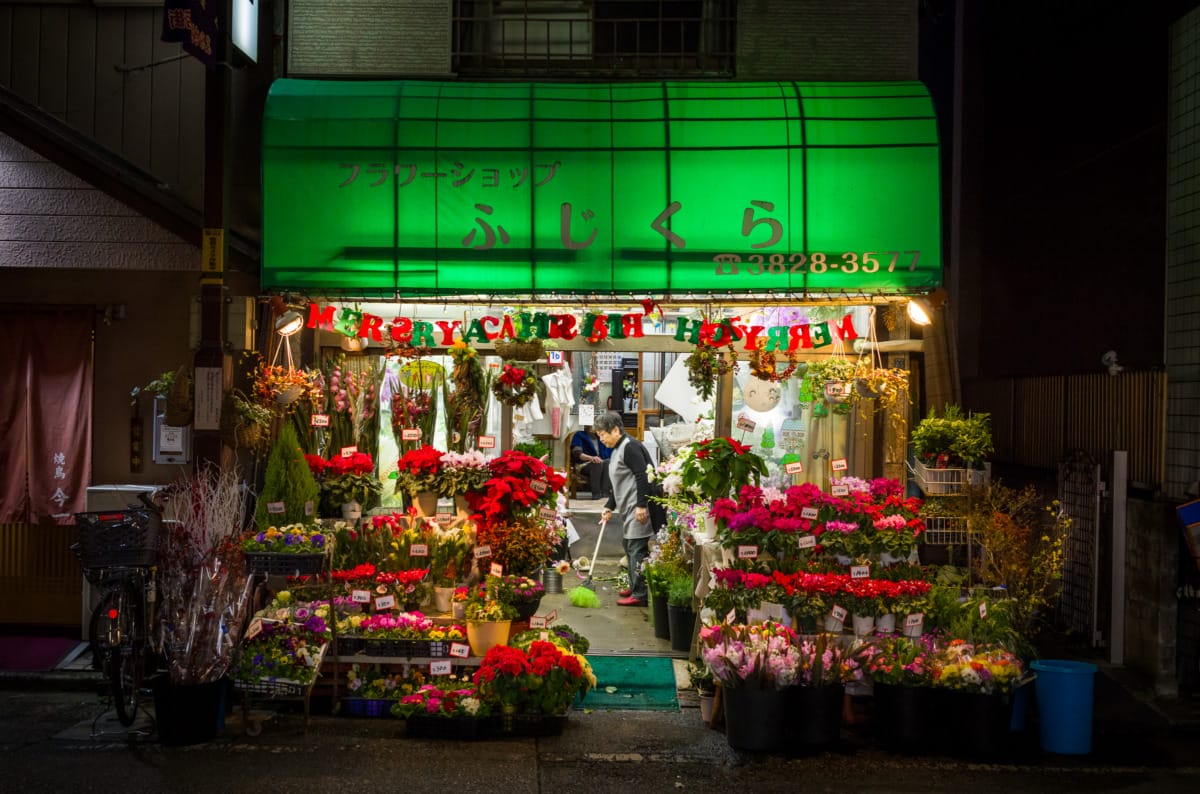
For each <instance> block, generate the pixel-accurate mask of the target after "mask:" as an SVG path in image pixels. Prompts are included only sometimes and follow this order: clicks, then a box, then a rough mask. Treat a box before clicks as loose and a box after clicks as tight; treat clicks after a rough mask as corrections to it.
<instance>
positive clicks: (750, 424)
mask: <svg viewBox="0 0 1200 794" xmlns="http://www.w3.org/2000/svg"><path fill="white" fill-rule="evenodd" d="M756 427H758V425H757V424H756V423H755V422H754V420H753V419H751V418H750V417H748V416H746V415H745V414H742V415H740V416H738V418H737V429H738V430H745V431H746V432H747V433H753V432H754V428H756Z"/></svg>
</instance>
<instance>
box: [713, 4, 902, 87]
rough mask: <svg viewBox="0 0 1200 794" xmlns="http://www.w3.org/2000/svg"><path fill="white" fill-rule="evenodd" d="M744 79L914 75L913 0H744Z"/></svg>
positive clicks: (740, 28) (740, 50)
mask: <svg viewBox="0 0 1200 794" xmlns="http://www.w3.org/2000/svg"><path fill="white" fill-rule="evenodd" d="M737 5H738V8H737V62H736V64H737V65H736V68H737V77H738V79H739V80H802V81H803V80H839V81H846V80H916V79H917V3H916V0H841V2H837V3H830V2H825V1H824V0H741V2H739V3H738V4H737Z"/></svg>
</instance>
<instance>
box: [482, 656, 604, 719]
mask: <svg viewBox="0 0 1200 794" xmlns="http://www.w3.org/2000/svg"><path fill="white" fill-rule="evenodd" d="M583 677H584V673H583V666H582V665H581V664H580V662H579V659H577V658H576V657H574V656H572V655H571V654H567V653H563V651H562V650H561V649H560V648H559V647H558V646H557V645H555V644H554V643H552V642H542V641H540V640H536V641H534V642H532V643H530V645H529V650H528V652H526V651H522V650H520V649H519V648H513V647H510V646H507V645H497V646H495V647H493V648H492V649H491V650H489V651H488V652H487V656H485V657H484V658H483V663H482V664H480V666H479V670H478V671H476V673H475V678H474V682H475V686H476V687H478V689H479V694H480V695H481V696H482V697H484V698H487V699H489V700H492V701H493V702H499V703H503V704H507V705H513V706H519V707H521V708H522V709H523V710H527V711H533V712H537V713H543V714H554V713H558V712H560V711H565V710H566V708H567V706H568V705H569V704H570V702H571V700H573V699H574V697H575V694H576V692H578V691H581V690H585V689H586V688H587V686H588V682H586V681H584V680H583Z"/></svg>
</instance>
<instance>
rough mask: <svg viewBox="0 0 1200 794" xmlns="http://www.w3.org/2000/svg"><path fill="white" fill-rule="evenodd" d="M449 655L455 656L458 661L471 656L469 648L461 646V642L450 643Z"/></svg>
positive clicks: (468, 646)
mask: <svg viewBox="0 0 1200 794" xmlns="http://www.w3.org/2000/svg"><path fill="white" fill-rule="evenodd" d="M450 655H451V656H456V657H458V658H459V659H466V658H467V657H468V656H470V655H471V646H470V645H463V644H462V643H461V642H452V643H450Z"/></svg>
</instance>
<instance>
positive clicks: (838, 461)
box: [829, 458, 850, 471]
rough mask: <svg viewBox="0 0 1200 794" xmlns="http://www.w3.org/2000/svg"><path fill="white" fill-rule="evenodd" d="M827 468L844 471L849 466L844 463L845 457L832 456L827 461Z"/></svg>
mask: <svg viewBox="0 0 1200 794" xmlns="http://www.w3.org/2000/svg"><path fill="white" fill-rule="evenodd" d="M829 468H831V469H833V470H834V471H845V470H846V469H848V468H850V467H849V466H848V465H846V459H845V458H834V459H833V460H831V461H829Z"/></svg>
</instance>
